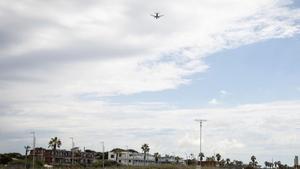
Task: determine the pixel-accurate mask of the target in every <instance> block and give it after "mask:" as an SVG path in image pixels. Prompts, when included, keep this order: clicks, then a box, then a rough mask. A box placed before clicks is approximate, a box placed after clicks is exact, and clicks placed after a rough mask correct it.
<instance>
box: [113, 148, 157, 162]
mask: <svg viewBox="0 0 300 169" xmlns="http://www.w3.org/2000/svg"><path fill="white" fill-rule="evenodd" d="M117 155H118V156H117ZM108 160H112V161H117V162H118V163H119V164H123V165H144V164H145V165H151V164H155V158H154V156H153V155H151V154H147V155H146V160H145V162H144V154H143V153H136V152H128V151H123V152H120V153H118V154H116V153H115V152H109V153H108Z"/></svg>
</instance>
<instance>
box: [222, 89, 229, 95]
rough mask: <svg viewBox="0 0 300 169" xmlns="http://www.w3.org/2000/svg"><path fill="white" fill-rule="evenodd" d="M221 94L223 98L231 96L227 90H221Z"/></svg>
mask: <svg viewBox="0 0 300 169" xmlns="http://www.w3.org/2000/svg"><path fill="white" fill-rule="evenodd" d="M220 94H221V95H222V96H226V95H228V94H230V93H229V92H228V91H226V90H220Z"/></svg>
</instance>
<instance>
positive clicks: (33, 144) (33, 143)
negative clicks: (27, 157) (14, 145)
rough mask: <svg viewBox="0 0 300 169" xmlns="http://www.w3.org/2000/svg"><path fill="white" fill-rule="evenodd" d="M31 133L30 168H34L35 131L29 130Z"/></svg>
mask: <svg viewBox="0 0 300 169" xmlns="http://www.w3.org/2000/svg"><path fill="white" fill-rule="evenodd" d="M30 134H32V150H33V151H32V168H33V169H34V163H35V132H34V131H33V132H30Z"/></svg>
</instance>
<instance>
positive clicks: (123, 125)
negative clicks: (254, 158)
mask: <svg viewBox="0 0 300 169" xmlns="http://www.w3.org/2000/svg"><path fill="white" fill-rule="evenodd" d="M291 3H292V1H285V0H278V1H273V0H252V1H237V0H226V1H222V2H220V1H217V0H213V1H212V0H203V1H198V0H189V1H180V0H175V1H174V0H172V1H171V0H166V1H163V2H161V1H151V2H150V1H147V2H146V1H143V2H142V1H139V0H118V1H116V0H104V1H96V0H88V1H84V2H82V1H80V0H75V1H72V2H71V1H63V2H62V1H59V0H53V1H51V2H50V1H47V2H46V1H37V0H36V1H35V0H33V1H31V0H24V1H16V0H10V1H0V20H1V22H0V94H1V96H5V97H1V98H0V115H1V119H0V133H1V134H0V137H1V139H0V140H1V141H0V151H21V149H22V150H23V148H22V147H23V145H24V144H30V142H31V141H30V136H29V134H27V133H29V132H30V131H32V130H35V131H36V132H37V136H38V142H37V143H38V145H39V146H45V145H46V144H47V142H48V141H49V138H50V137H53V136H54V135H55V136H59V137H60V138H61V139H62V140H63V142H64V144H63V148H69V147H70V145H71V143H70V139H69V137H70V136H73V137H74V138H75V141H76V145H82V146H86V147H90V148H93V149H95V150H98V149H99V146H100V145H99V142H98V140H104V141H105V142H106V143H107V145H108V147H107V148H112V147H115V146H122V145H120V140H121V139H120V138H122V140H124V143H125V142H126V144H127V145H129V146H131V147H134V148H137V149H139V148H140V146H139V145H141V144H142V143H144V142H147V143H149V144H150V145H151V151H162V152H165V153H169V152H172V151H174V147H178V149H177V153H183V151H185V152H193V151H195V150H196V149H197V148H196V147H195V146H196V145H195V144H193V143H196V142H197V137H194V136H195V135H197V133H198V130H197V129H196V128H195V126H194V125H193V124H192V123H191V121H192V119H193V118H194V117H195V118H196V117H198V116H201V117H202V116H203V117H204V118H207V119H213V120H211V122H210V123H207V125H210V126H211V127H208V128H205V130H204V133H206V136H205V139H204V143H206V144H205V145H206V146H205V147H204V149H205V151H206V153H207V154H212V153H213V152H212V151H211V150H214V149H215V150H216V151H221V148H220V147H230V146H226V145H228V144H233V145H235V146H232V147H230V151H229V150H228V149H222V151H224V153H226V155H228V156H232V157H236V158H237V159H238V157H239V156H238V155H241V158H243V159H247V158H248V156H249V154H250V153H252V152H256V153H258V154H264V151H263V149H264V148H263V147H264V146H266V145H271V148H272V149H274V150H278V152H279V153H282V154H283V155H284V158H285V160H286V161H287V158H288V156H290V153H295V152H294V150H296V149H299V144H298V143H299V137H298V136H296V135H295V134H294V133H296V131H295V129H294V128H291V127H290V125H291V124H296V123H297V120H298V121H299V118H298V117H299V114H298V112H299V106H298V105H299V103H298V102H279V103H267V104H260V105H242V106H238V107H232V108H228V109H196V110H195V109H187V110H181V109H175V108H174V105H164V104H160V103H159V104H148V105H147V104H134V105H122V104H118V103H110V102H107V101H106V100H105V99H104V98H103V96H118V95H130V94H134V93H141V92H154V91H163V90H168V89H176V88H178V87H179V86H181V85H187V84H189V83H190V82H191V80H192V79H191V75H193V74H195V73H204V72H205V71H206V70H207V69H208V68H209V66H208V65H206V64H205V61H204V59H205V58H206V57H208V56H209V55H210V54H212V53H215V52H218V51H221V50H224V49H231V48H236V47H239V46H242V45H246V44H250V43H256V42H260V41H263V40H268V39H273V38H286V37H291V36H294V35H295V34H297V33H299V30H300V28H299V19H300V12H299V9H297V8H291V7H290V6H289V5H290V4H291ZM157 10H158V11H160V12H162V13H163V14H165V17H163V18H161V19H159V20H154V19H153V18H152V17H150V16H149V14H150V13H152V12H153V11H157ZM220 92H221V91H220ZM223 93H224V92H223ZM221 94H222V92H221ZM91 95H92V97H93V99H88V98H86V97H84V96H91ZM214 102H215V103H216V102H218V100H215V101H214ZM153 107H155V108H153ZM195 112H201V113H199V114H198V113H195ZM278 119H281V120H278ZM272 122H276V123H272ZM282 129H286V130H282ZM45 133H47V134H46V135H45ZM282 135H290V137H289V138H288V140H289V143H288V144H287V143H286V142H285V141H284V140H282V139H280V138H279V137H280V136H282ZM7 136H9V137H7ZM139 136H143V137H139ZM180 138H183V139H180ZM91 140H92V141H91ZM162 140H164V141H163V142H162ZM177 140H181V141H180V144H179V143H178V142H177ZM257 140H259V142H258V141H257ZM286 144H287V145H288V146H286ZM18 145H22V146H20V147H18ZM216 145H223V146H219V147H218V146H216ZM242 145H243V146H242ZM284 145H285V149H283V147H284ZM249 147H251V148H253V147H255V148H253V149H251V150H250V149H249ZM179 148H180V149H179ZM287 151H290V152H287ZM229 152H230V153H229ZM240 152H245V154H240ZM271 154H273V153H272V152H271V150H270V152H269V151H267V152H266V153H265V154H264V155H271Z"/></svg>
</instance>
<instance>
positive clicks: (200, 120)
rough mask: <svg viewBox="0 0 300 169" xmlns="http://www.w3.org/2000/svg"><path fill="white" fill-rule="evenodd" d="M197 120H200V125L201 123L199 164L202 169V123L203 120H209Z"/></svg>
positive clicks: (197, 120)
mask: <svg viewBox="0 0 300 169" xmlns="http://www.w3.org/2000/svg"><path fill="white" fill-rule="evenodd" d="M195 121H196V122H199V125H200V141H199V142H200V149H199V161H200V162H199V165H200V169H201V161H202V160H201V155H202V154H201V152H202V150H201V148H202V123H203V122H206V121H207V120H204V119H195Z"/></svg>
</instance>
